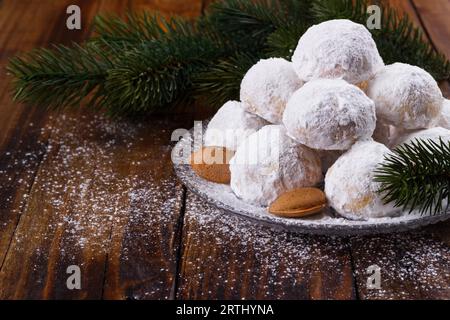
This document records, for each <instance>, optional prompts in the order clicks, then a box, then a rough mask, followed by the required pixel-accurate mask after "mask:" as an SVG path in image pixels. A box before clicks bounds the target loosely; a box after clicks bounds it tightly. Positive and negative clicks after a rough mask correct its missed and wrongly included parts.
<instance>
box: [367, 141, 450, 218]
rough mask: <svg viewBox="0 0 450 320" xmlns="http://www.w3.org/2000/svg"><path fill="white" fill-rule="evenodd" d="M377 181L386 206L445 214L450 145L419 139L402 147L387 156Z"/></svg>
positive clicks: (449, 183)
mask: <svg viewBox="0 0 450 320" xmlns="http://www.w3.org/2000/svg"><path fill="white" fill-rule="evenodd" d="M374 181H376V182H378V183H380V189H379V192H380V194H381V195H382V196H383V199H384V201H385V202H386V203H390V202H393V203H394V205H395V206H396V207H402V208H403V210H409V212H412V211H413V210H416V209H417V210H419V211H420V213H421V214H426V213H429V214H440V213H443V212H444V211H446V210H448V207H449V204H450V193H449V191H450V142H444V141H443V140H442V139H440V141H439V142H435V141H433V140H430V139H428V140H423V139H416V140H414V141H412V142H410V143H407V144H403V145H400V146H399V147H397V148H396V149H395V150H394V151H393V153H390V154H388V155H387V156H386V157H385V161H384V162H383V163H382V164H381V165H380V167H379V168H378V169H377V170H376V171H375V178H374ZM444 204H445V208H444Z"/></svg>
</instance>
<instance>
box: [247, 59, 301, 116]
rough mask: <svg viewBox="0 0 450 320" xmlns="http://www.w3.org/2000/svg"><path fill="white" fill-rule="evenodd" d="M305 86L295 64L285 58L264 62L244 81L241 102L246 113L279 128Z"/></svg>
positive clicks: (260, 62) (257, 65) (254, 67)
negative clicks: (290, 102) (286, 110)
mask: <svg viewBox="0 0 450 320" xmlns="http://www.w3.org/2000/svg"><path fill="white" fill-rule="evenodd" d="M302 85H303V82H302V81H301V80H300V79H299V78H298V76H297V75H296V73H295V72H294V69H293V67H292V63H291V62H289V61H286V60H284V59H281V58H270V59H265V60H260V61H259V62H258V63H257V64H255V65H254V66H253V67H251V68H250V70H248V71H247V73H246V75H245V76H244V78H243V79H242V83H241V101H242V102H244V104H243V106H244V109H245V110H246V111H248V112H250V113H254V114H256V115H258V116H260V117H261V118H263V119H265V120H267V121H269V122H271V123H275V124H279V123H281V117H282V115H283V111H284V108H285V107H286V103H287V102H288V100H289V98H290V97H291V95H292V94H293V93H294V92H295V90H297V89H298V88H300V87H301V86H302Z"/></svg>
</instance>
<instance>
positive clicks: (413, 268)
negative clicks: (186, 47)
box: [351, 0, 450, 299]
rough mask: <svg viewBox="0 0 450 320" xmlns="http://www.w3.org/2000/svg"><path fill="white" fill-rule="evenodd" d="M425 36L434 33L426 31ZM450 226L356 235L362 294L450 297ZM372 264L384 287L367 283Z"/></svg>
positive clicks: (411, 10)
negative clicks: (449, 236) (382, 234)
mask: <svg viewBox="0 0 450 320" xmlns="http://www.w3.org/2000/svg"><path fill="white" fill-rule="evenodd" d="M414 1H415V2H417V1H416V0H414ZM389 2H390V4H391V5H392V6H393V7H395V8H396V9H397V10H399V12H400V13H402V12H403V13H405V12H406V13H407V14H409V15H410V17H412V19H413V21H414V22H415V23H416V24H417V25H419V26H421V21H422V19H423V17H422V16H419V14H418V12H416V11H415V7H414V6H413V5H412V4H411V2H409V1H399V0H398V1H397V0H391V1H389ZM426 2H427V1H423V3H426ZM449 12H450V11H449ZM419 13H420V12H419ZM425 31H427V30H425ZM425 35H431V33H429V32H425ZM428 40H434V39H428ZM445 86H446V84H443V85H442V87H443V88H445ZM444 93H445V92H444ZM449 227H450V223H448V222H447V223H443V224H439V225H437V226H430V227H427V228H424V229H422V230H421V231H415V232H411V233H403V234H398V235H395V234H394V235H384V236H375V237H356V238H352V240H351V248H352V249H351V250H352V258H353V262H354V267H355V269H354V272H355V276H356V286H357V290H358V294H359V297H360V298H361V299H449V298H450V288H449V286H448V284H449V283H450V273H449V270H448V265H449V264H450V249H449V243H450V242H449V238H448V236H446V235H448V231H449V230H450V229H448V228H449ZM372 265H377V266H378V267H380V271H381V288H380V289H370V288H368V286H367V278H368V276H369V275H368V274H367V268H368V267H369V266H372Z"/></svg>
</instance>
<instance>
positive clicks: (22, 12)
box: [0, 0, 82, 266]
mask: <svg viewBox="0 0 450 320" xmlns="http://www.w3.org/2000/svg"><path fill="white" fill-rule="evenodd" d="M67 5H68V2H67V1H66V2H63V1H60V2H58V4H55V3H53V2H49V1H46V2H45V1H43V2H42V1H41V2H26V1H12V0H9V1H4V2H3V3H2V10H0V28H1V29H2V30H3V32H2V33H1V34H0V47H1V48H2V51H1V52H0V68H1V69H4V68H5V67H6V64H7V61H8V59H9V58H11V57H12V56H13V55H15V54H17V53H18V52H20V51H28V50H30V49H32V48H34V47H36V46H42V45H47V44H48V43H49V42H51V41H71V40H78V39H80V38H81V35H82V32H80V31H73V32H71V33H70V34H66V35H65V36H62V34H61V33H60V31H59V30H60V29H62V27H61V26H65V17H66V14H65V11H66V10H65V8H66V7H67ZM0 84H1V85H0V133H1V134H0V172H1V173H2V174H1V175H0V199H1V200H2V201H1V204H0V266H1V265H2V263H3V260H4V257H5V254H6V252H7V250H8V247H9V245H10V242H11V237H12V234H13V233H14V230H15V228H16V226H17V223H18V220H19V217H20V214H21V212H22V210H23V208H24V205H25V204H26V201H27V194H28V192H29V190H30V187H31V185H32V183H33V180H34V177H35V175H36V172H37V168H38V166H39V163H40V161H41V160H42V157H43V155H44V154H45V150H46V141H47V139H48V136H49V131H48V130H41V128H42V127H44V126H45V123H51V122H52V119H51V118H50V117H49V115H48V113H47V112H42V110H39V108H38V107H30V106H24V105H18V104H16V103H13V102H12V100H11V94H10V92H11V87H10V78H9V77H8V75H7V74H6V73H4V72H2V73H0Z"/></svg>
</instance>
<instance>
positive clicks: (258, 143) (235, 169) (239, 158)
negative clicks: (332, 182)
mask: <svg viewBox="0 0 450 320" xmlns="http://www.w3.org/2000/svg"><path fill="white" fill-rule="evenodd" d="M230 171H231V189H232V190H233V191H234V193H235V194H236V195H237V196H238V197H239V198H242V199H243V200H244V201H246V202H249V203H252V204H255V205H259V206H268V205H269V204H271V203H272V202H273V201H274V200H275V199H276V198H278V196H280V195H281V194H283V193H284V192H286V191H289V190H292V189H296V188H301V187H309V186H314V185H316V184H317V183H319V182H320V181H322V172H321V164H320V159H319V157H318V155H317V154H316V152H315V151H313V150H311V149H309V148H308V147H305V146H303V145H300V144H298V143H297V142H295V141H294V140H292V139H291V138H289V137H288V136H287V135H286V130H285V129H284V128H283V126H281V125H268V126H265V127H263V128H262V129H261V130H259V131H258V132H256V133H253V134H252V135H250V136H249V137H248V138H247V139H246V140H245V141H244V142H243V143H242V144H241V145H239V147H238V149H237V151H236V153H235V155H234V157H233V158H232V159H231V161H230Z"/></svg>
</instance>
